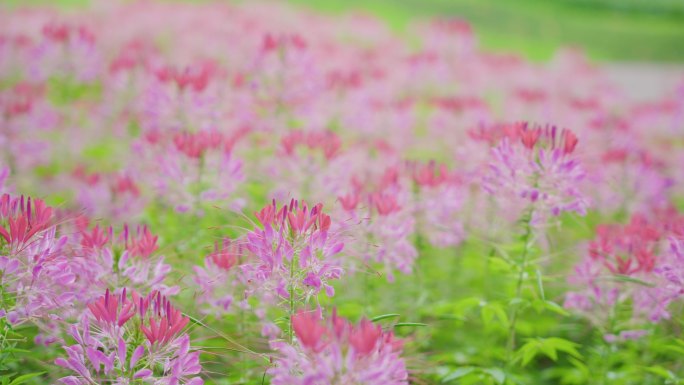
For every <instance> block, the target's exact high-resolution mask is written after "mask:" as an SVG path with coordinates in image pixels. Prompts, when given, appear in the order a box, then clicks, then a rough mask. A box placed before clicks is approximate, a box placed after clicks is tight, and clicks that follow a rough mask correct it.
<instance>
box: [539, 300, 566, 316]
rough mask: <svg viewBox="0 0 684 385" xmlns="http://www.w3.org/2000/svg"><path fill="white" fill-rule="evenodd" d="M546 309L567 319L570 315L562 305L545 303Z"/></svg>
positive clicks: (551, 302)
mask: <svg viewBox="0 0 684 385" xmlns="http://www.w3.org/2000/svg"><path fill="white" fill-rule="evenodd" d="M544 307H545V308H546V309H548V310H551V311H552V312H554V313H557V314H560V315H562V316H564V317H567V316H569V315H570V313H568V312H567V311H566V310H565V309H564V308H563V307H562V306H561V305H559V304H557V303H555V302H553V301H544Z"/></svg>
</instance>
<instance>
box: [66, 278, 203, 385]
mask: <svg viewBox="0 0 684 385" xmlns="http://www.w3.org/2000/svg"><path fill="white" fill-rule="evenodd" d="M188 322H189V319H188V317H186V316H184V315H183V314H182V313H181V312H180V310H177V309H176V308H174V307H173V306H172V305H171V303H170V302H169V301H168V299H166V297H164V296H162V295H161V294H160V293H159V292H158V291H153V292H151V293H150V294H149V295H147V296H145V297H142V296H140V295H138V294H137V293H135V292H133V293H130V295H129V293H128V292H127V290H126V289H125V288H124V289H123V290H121V292H120V294H113V293H110V291H109V290H107V291H106V292H105V294H104V295H103V296H101V297H100V298H98V299H97V300H95V301H93V302H92V303H90V304H88V309H87V310H86V311H85V313H84V314H83V315H82V317H81V319H80V321H79V322H78V323H76V324H74V325H72V326H71V327H70V328H69V331H68V332H69V335H70V336H71V337H72V338H73V339H74V340H75V341H76V343H75V344H74V345H70V346H64V351H65V352H66V357H60V358H57V359H56V360H55V364H56V365H58V366H61V367H63V368H66V369H68V370H70V371H72V372H73V374H72V375H69V376H66V377H62V378H60V379H59V382H60V383H61V384H65V385H81V384H83V385H85V384H103V383H107V384H120V385H124V384H137V383H149V384H154V385H181V384H186V385H201V384H203V383H204V381H203V380H202V379H201V378H200V377H198V376H196V375H197V374H198V373H199V372H200V371H201V369H202V367H201V365H200V362H199V352H197V351H191V350H190V337H189V336H188V334H187V333H184V332H183V329H184V328H185V327H186V326H187V324H188Z"/></svg>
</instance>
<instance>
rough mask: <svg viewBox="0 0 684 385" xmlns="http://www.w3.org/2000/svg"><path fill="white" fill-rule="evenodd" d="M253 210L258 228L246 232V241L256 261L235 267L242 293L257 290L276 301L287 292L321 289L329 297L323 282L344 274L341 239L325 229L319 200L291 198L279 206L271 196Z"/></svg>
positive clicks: (327, 224) (288, 295)
mask: <svg viewBox="0 0 684 385" xmlns="http://www.w3.org/2000/svg"><path fill="white" fill-rule="evenodd" d="M255 215H256V217H257V220H258V221H259V223H260V224H261V227H257V228H255V229H254V230H253V231H251V232H250V233H249V234H247V237H246V243H245V246H246V248H247V250H248V251H249V252H250V253H252V254H253V255H254V256H255V261H253V262H247V263H244V264H242V265H241V266H240V275H241V279H242V281H243V282H245V283H246V284H247V293H246V294H248V295H251V294H253V293H256V292H260V293H261V294H262V296H263V297H264V298H266V299H267V300H268V299H271V300H276V301H277V300H278V299H282V300H284V299H291V296H292V295H295V296H297V297H298V298H300V299H304V300H307V299H309V298H310V297H312V296H314V295H316V294H318V293H319V292H320V291H321V290H325V293H326V294H327V295H328V296H333V295H334V293H335V292H334V289H333V287H332V286H331V285H330V284H329V283H328V282H329V281H330V280H334V279H338V278H339V277H340V276H341V275H342V273H343V269H342V267H341V266H340V265H339V262H338V261H337V260H336V257H337V255H338V254H339V253H341V252H342V249H343V248H344V243H342V242H341V241H338V240H337V239H336V238H335V236H334V234H330V233H329V230H330V227H331V223H332V222H331V219H330V216H329V215H327V214H325V213H324V212H323V205H322V204H320V203H319V204H317V205H315V206H313V207H309V206H308V205H307V204H306V203H305V202H301V203H300V202H299V201H297V200H294V199H293V200H291V201H290V203H289V204H288V205H283V206H281V207H280V208H278V207H277V205H276V202H275V200H274V201H273V202H272V204H270V205H267V206H265V207H264V208H263V209H262V210H261V211H259V212H257V213H255ZM293 300H294V299H293Z"/></svg>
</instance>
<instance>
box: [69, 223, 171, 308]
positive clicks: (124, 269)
mask: <svg viewBox="0 0 684 385" xmlns="http://www.w3.org/2000/svg"><path fill="white" fill-rule="evenodd" d="M77 229H78V231H79V232H78V233H77V234H76V235H75V236H74V239H73V241H74V242H75V243H77V244H80V249H81V250H79V251H78V252H79V255H80V256H81V257H80V258H78V259H77V260H76V262H77V263H79V265H80V272H81V274H80V275H81V284H82V285H83V291H82V293H83V294H84V295H93V294H94V293H97V291H100V292H101V291H102V290H103V289H106V288H107V287H110V286H128V287H132V288H135V289H136V290H141V291H143V290H144V291H148V290H158V291H160V292H161V293H162V294H164V295H174V294H176V293H177V292H178V290H179V288H178V287H177V286H168V285H166V283H165V282H164V281H165V280H166V277H167V276H168V274H169V273H170V272H171V266H170V265H168V264H166V263H164V257H163V256H160V255H157V253H156V251H157V249H158V245H157V240H158V237H157V236H156V235H153V234H152V233H151V232H150V230H149V229H148V228H147V227H145V226H138V227H136V228H135V229H134V230H131V229H130V228H129V226H128V225H127V224H124V225H123V229H122V231H121V232H120V233H119V234H115V232H114V229H113V228H112V227H109V228H107V229H102V228H100V227H99V225H96V226H95V227H93V228H92V229H88V220H87V219H86V218H85V217H80V218H79V219H78V220H77ZM76 262H75V263H76ZM86 298H92V297H86Z"/></svg>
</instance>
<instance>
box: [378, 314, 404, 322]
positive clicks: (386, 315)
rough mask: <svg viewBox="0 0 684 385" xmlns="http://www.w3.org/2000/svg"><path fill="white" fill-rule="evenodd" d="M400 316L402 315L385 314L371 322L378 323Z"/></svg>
mask: <svg viewBox="0 0 684 385" xmlns="http://www.w3.org/2000/svg"><path fill="white" fill-rule="evenodd" d="M399 316H400V314H396V313H390V314H383V315H379V316H377V317H373V318H371V322H378V321H382V320H384V319H387V318H396V317H399Z"/></svg>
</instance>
